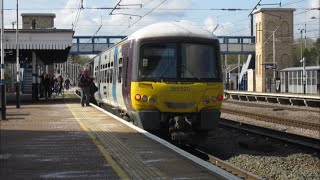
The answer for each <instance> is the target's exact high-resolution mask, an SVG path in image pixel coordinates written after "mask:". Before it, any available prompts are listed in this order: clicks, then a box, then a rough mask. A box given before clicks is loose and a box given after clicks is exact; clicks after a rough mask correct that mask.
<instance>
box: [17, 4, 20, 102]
mask: <svg viewBox="0 0 320 180" xmlns="http://www.w3.org/2000/svg"><path fill="white" fill-rule="evenodd" d="M18 2H19V1H18V0H17V30H16V58H17V60H16V64H17V82H16V101H17V108H20V62H19V40H18V39H19V16H18V7H19V6H18Z"/></svg>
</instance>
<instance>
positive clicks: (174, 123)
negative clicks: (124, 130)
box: [130, 110, 221, 145]
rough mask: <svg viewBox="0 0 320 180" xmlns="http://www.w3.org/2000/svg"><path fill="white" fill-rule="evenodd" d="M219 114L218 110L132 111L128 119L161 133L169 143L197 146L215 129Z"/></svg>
mask: <svg viewBox="0 0 320 180" xmlns="http://www.w3.org/2000/svg"><path fill="white" fill-rule="evenodd" d="M220 114H221V113H220V111H218V110H203V111H201V112H199V113H170V112H159V111H134V112H132V114H131V115H130V117H131V118H130V119H131V120H132V121H133V123H134V124H135V125H137V126H139V127H141V128H143V129H145V130H148V131H161V134H162V135H166V136H167V137H168V138H169V139H170V140H171V141H174V142H177V143H181V144H191V145H197V144H199V143H202V142H204V141H205V140H206V138H207V135H208V132H209V131H212V130H214V129H216V128H217V126H218V121H219V119H220Z"/></svg>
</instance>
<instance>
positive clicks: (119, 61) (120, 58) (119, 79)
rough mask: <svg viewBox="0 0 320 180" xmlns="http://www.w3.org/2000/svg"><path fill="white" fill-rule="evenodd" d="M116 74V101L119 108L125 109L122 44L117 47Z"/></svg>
mask: <svg viewBox="0 0 320 180" xmlns="http://www.w3.org/2000/svg"><path fill="white" fill-rule="evenodd" d="M116 61H117V66H118V67H117V71H116V72H117V75H116V77H117V78H116V79H115V82H116V90H117V95H116V97H117V102H118V105H119V107H120V108H121V109H125V105H124V101H123V97H122V69H123V67H122V66H123V55H122V46H119V47H118V55H117V60H116Z"/></svg>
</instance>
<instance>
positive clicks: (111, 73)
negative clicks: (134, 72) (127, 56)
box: [110, 69, 113, 83]
mask: <svg viewBox="0 0 320 180" xmlns="http://www.w3.org/2000/svg"><path fill="white" fill-rule="evenodd" d="M112 79H113V69H111V71H110V83H112Z"/></svg>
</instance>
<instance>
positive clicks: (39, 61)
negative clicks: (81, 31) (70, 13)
mask: <svg viewBox="0 0 320 180" xmlns="http://www.w3.org/2000/svg"><path fill="white" fill-rule="evenodd" d="M21 16H22V24H23V25H22V29H18V41H17V42H18V43H16V39H17V38H16V32H17V30H16V29H4V35H3V38H4V42H3V47H4V50H5V58H4V60H5V64H6V69H5V70H6V71H7V72H6V74H8V73H9V74H10V76H9V77H7V78H5V82H6V85H7V89H8V92H9V93H15V87H14V83H16V81H18V80H17V79H18V77H19V79H20V80H19V83H20V91H21V94H25V95H29V96H28V97H32V99H33V100H37V99H38V95H37V94H38V84H39V79H38V77H39V75H40V74H42V73H44V74H51V75H53V73H54V72H53V64H54V63H63V62H66V61H67V58H68V54H69V51H70V49H71V46H72V38H73V35H74V31H73V30H72V29H56V28H55V26H54V18H55V14H53V13H22V14H21ZM18 28H19V27H18ZM17 49H18V51H17ZM17 54H18V55H19V58H17V57H16V56H17ZM17 59H19V63H17ZM8 71H9V72H8Z"/></svg>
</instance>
